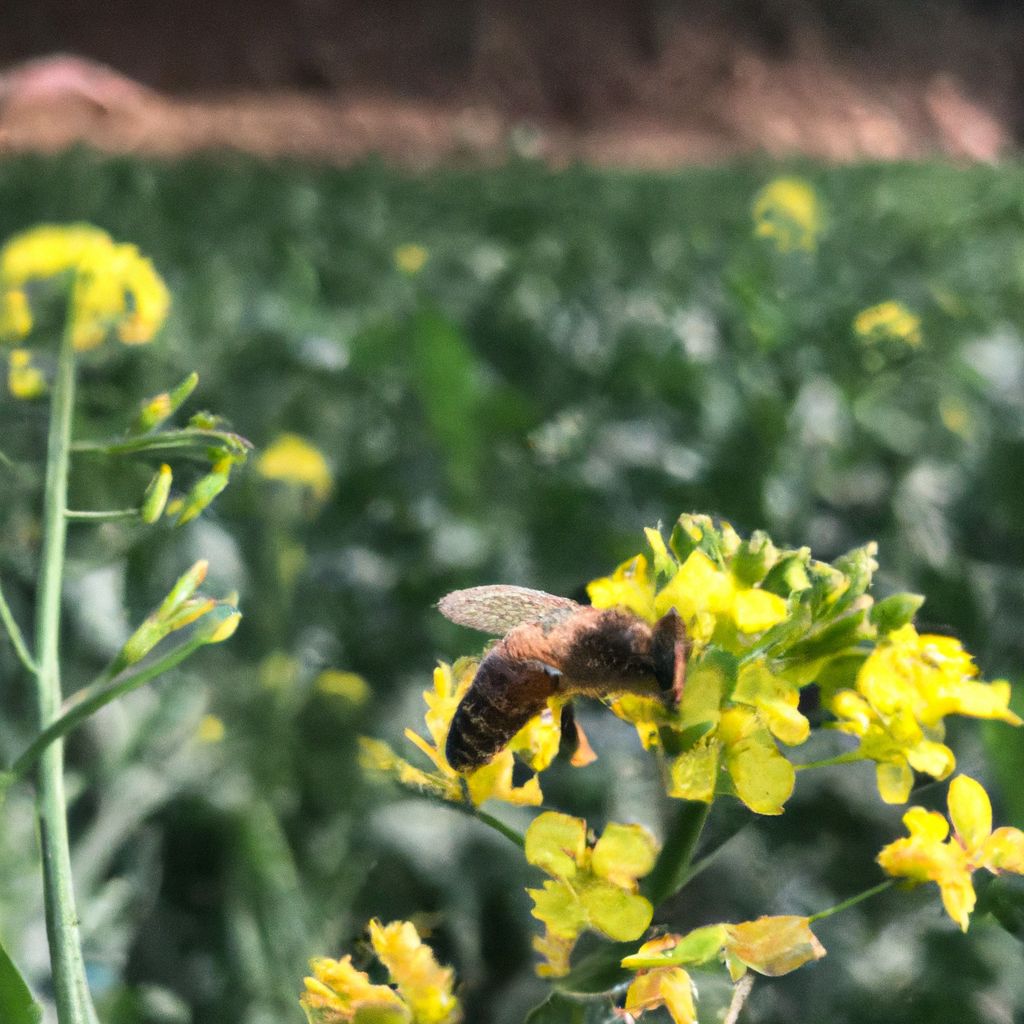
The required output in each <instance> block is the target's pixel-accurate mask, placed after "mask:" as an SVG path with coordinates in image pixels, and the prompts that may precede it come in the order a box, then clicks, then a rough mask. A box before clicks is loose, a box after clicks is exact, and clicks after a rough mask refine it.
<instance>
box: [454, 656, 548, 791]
mask: <svg viewBox="0 0 1024 1024" xmlns="http://www.w3.org/2000/svg"><path fill="white" fill-rule="evenodd" d="M557 678H558V673H557V671H555V670H554V669H551V668H549V667H548V666H546V665H544V664H542V663H541V662H538V661H529V660H519V659H515V658H510V657H508V656H507V655H506V654H505V653H504V651H503V650H502V648H501V646H500V645H499V646H498V647H496V648H495V649H494V650H493V651H491V653H490V654H488V655H487V657H486V658H484V660H483V661H482V662H481V663H480V667H479V668H478V669H477V673H476V676H475V677H474V679H473V683H472V685H471V686H470V688H469V690H468V691H467V692H466V695H465V696H464V697H463V698H462V701H461V702H460V703H459V706H458V708H456V710H455V715H454V716H453V717H452V724H451V728H450V729H449V730H448V739H447V741H446V743H445V751H444V752H445V757H446V758H447V759H448V763H449V764H450V765H451V766H452V767H453V768H454V769H455V770H456V771H460V772H461V771H469V770H472V769H473V768H479V767H481V766H482V765H485V764H487V762H488V761H490V760H491V759H492V758H493V757H494V756H495V755H496V754H497V753H498V752H499V751H500V750H501V749H502V748H503V747H505V746H506V744H507V743H508V742H509V740H511V739H512V737H513V736H515V734H516V733H517V732H519V730H520V729H521V728H522V727H523V726H524V725H526V723H527V722H528V721H529V720H530V719H531V718H533V717H534V716H535V715H539V714H540V713H541V712H542V711H543V710H544V706H545V704H546V703H547V699H548V697H550V696H551V695H552V694H553V693H554V692H555V690H556V689H557Z"/></svg>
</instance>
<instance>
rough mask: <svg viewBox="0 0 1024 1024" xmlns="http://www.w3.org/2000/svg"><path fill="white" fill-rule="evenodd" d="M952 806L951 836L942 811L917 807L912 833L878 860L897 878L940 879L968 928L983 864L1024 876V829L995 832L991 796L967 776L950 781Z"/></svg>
mask: <svg viewBox="0 0 1024 1024" xmlns="http://www.w3.org/2000/svg"><path fill="white" fill-rule="evenodd" d="M948 805H949V817H950V820H951V821H952V823H953V835H952V836H951V837H949V838H948V839H947V836H949V823H948V822H947V821H946V819H945V818H944V817H943V816H942V815H941V814H939V813H938V812H936V811H927V810H925V809H924V808H923V807H911V808H910V809H909V810H908V811H907V813H906V814H904V815H903V824H904V825H906V827H907V831H908V832H909V833H910V835H909V836H908V837H907V838H905V839H897V840H896V841H895V842H893V843H890V844H889V845H888V846H886V847H884V848H883V849H882V851H881V853H879V855H878V863H879V864H881V866H882V868H883V869H884V870H885V871H886V872H887V873H888V874H890V875H893V876H894V877H896V878H905V879H907V880H908V881H909V882H911V883H914V884H917V883H920V882H935V883H936V885H938V887H939V889H940V891H941V893H942V903H943V906H944V907H945V908H946V913H948V914H949V916H950V917H951V918H952V919H953V920H954V921H956V923H957V924H958V925H960V928H961V929H962V930H963V931H967V926H968V924H970V916H971V911H973V910H974V905H975V901H976V896H975V892H974V884H973V882H972V880H971V875H972V874H973V873H974V872H975V871H977V870H978V869H979V868H985V869H986V870H988V871H991V872H992V873H993V874H999V873H1000V872H1001V871H1011V872H1013V873H1014V874H1018V875H1020V874H1024V832H1021V831H1020V829H1016V828H1010V827H1003V828H997V829H996V830H995V831H993V830H992V804H991V802H990V801H989V798H988V794H987V793H986V792H985V790H984V788H983V787H982V786H981V784H980V783H978V782H976V781H975V780H974V779H972V778H970V777H969V776H967V775H958V776H957V777H956V778H955V779H954V780H953V781H952V782H951V783H950V784H949V794H948Z"/></svg>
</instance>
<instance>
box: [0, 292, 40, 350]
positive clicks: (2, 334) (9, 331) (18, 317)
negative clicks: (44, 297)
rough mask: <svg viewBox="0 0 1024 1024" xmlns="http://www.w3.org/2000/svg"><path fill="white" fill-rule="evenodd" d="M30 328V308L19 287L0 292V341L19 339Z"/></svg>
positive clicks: (25, 296) (26, 297)
mask: <svg viewBox="0 0 1024 1024" xmlns="http://www.w3.org/2000/svg"><path fill="white" fill-rule="evenodd" d="M30 330H32V309H31V307H30V306H29V304H28V296H27V295H26V294H25V293H24V291H22V290H21V289H20V288H10V289H8V290H7V291H5V292H2V293H0V341H10V340H12V339H13V340H15V341H17V340H19V339H21V338H24V337H25V335H26V334H28V332H29V331H30Z"/></svg>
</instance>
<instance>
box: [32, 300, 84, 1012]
mask: <svg viewBox="0 0 1024 1024" xmlns="http://www.w3.org/2000/svg"><path fill="white" fill-rule="evenodd" d="M71 301H72V302H73V299H72V300H71ZM72 320H73V314H72V311H71V310H70V309H69V311H68V318H67V324H66V326H65V329H64V335H63V337H62V339H61V345H60V355H59V357H58V360H57V374H56V379H55V380H54V384H53V393H52V405H51V407H50V431H49V439H48V441H47V452H46V489H45V493H44V499H43V550H42V561H41V564H40V568H39V590H38V593H39V607H38V610H37V612H36V657H37V659H38V666H39V671H38V673H37V675H36V679H37V692H38V706H39V726H40V729H46V728H47V727H48V726H49V725H50V723H51V722H53V721H54V720H55V719H56V718H57V717H58V716H59V714H60V706H61V690H60V649H59V634H60V610H61V609H60V605H61V590H62V585H63V575H64V548H65V541H66V536H67V522H66V520H65V518H64V509H65V507H66V506H67V486H68V462H69V456H70V446H71V418H72V412H73V409H74V401H75V355H74V349H73V348H72V343H71V325H72ZM38 780H39V790H38V800H37V813H38V816H39V839H40V845H41V847H42V859H43V894H44V898H45V903H46V933H47V937H48V939H49V943H50V957H51V960H52V967H53V985H54V998H55V1001H56V1003H57V1018H58V1020H59V1022H60V1024H96V1011H95V1010H94V1009H93V1006H92V999H91V997H90V995H89V988H88V984H87V982H86V977H85V962H84V960H83V958H82V948H81V940H80V933H79V923H78V914H77V912H76V910H75V894H74V887H73V885H72V880H71V854H70V850H69V846H68V824H67V809H66V801H65V797H64V745H63V743H62V742H61V741H60V740H57V741H55V742H54V743H52V744H51V745H50V746H49V747H47V749H46V750H45V751H44V752H43V754H42V756H41V757H40V759H39V773H38Z"/></svg>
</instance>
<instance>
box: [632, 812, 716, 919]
mask: <svg viewBox="0 0 1024 1024" xmlns="http://www.w3.org/2000/svg"><path fill="white" fill-rule="evenodd" d="M679 804H680V806H679V810H678V812H677V813H676V816H675V818H674V819H673V820H672V822H671V823H670V825H669V827H668V832H667V834H666V836H665V845H664V846H663V847H662V848H661V853H660V854H659V855H658V859H657V861H656V862H655V864H654V869H653V870H652V871H651V873H650V874H649V875H648V876H647V877H646V878H645V879H644V880H643V883H642V884H641V892H642V893H643V894H644V895H645V896H646V897H647V898H648V899H649V900H650V901H651V903H652V904H653V905H654V906H655V907H657V906H659V905H660V904H662V903H664V902H665V900H667V899H668V898H669V896H671V895H672V894H673V893H675V892H678V891H679V889H681V888H682V887H683V885H684V884H685V883H686V880H687V878H688V876H689V874H690V864H691V863H692V862H693V853H694V850H696V848H697V841H698V840H699V839H700V834H701V832H702V831H703V829H704V823H705V822H706V821H707V820H708V813H709V812H710V810H711V805H710V804H705V803H701V802H699V801H695V800H681V801H679Z"/></svg>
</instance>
